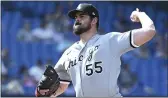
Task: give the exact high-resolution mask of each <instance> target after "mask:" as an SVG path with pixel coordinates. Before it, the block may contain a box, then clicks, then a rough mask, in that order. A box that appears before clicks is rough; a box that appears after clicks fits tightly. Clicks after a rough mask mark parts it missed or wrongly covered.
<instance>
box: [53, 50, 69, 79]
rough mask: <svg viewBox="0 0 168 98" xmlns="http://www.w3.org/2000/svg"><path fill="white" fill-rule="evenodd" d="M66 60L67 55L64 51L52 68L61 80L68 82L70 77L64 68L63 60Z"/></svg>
mask: <svg viewBox="0 0 168 98" xmlns="http://www.w3.org/2000/svg"><path fill="white" fill-rule="evenodd" d="M66 60H67V55H66V53H65V52H64V53H63V55H62V56H61V58H60V59H59V61H58V62H57V64H56V65H55V67H54V69H55V70H56V72H57V73H58V75H59V77H60V81H61V82H70V81H71V78H70V75H69V73H68V72H67V70H66V69H65V62H66Z"/></svg>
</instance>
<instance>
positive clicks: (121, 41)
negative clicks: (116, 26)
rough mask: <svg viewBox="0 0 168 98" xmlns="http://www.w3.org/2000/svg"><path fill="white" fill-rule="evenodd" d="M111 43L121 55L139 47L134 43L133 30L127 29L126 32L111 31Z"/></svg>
mask: <svg viewBox="0 0 168 98" xmlns="http://www.w3.org/2000/svg"><path fill="white" fill-rule="evenodd" d="M110 43H111V47H112V48H113V47H116V48H117V51H118V52H119V53H120V54H121V55H122V54H124V53H126V52H128V51H130V50H133V49H135V48H137V47H139V46H137V45H135V44H134V41H133V34H132V31H127V32H125V33H119V32H111V33H110Z"/></svg>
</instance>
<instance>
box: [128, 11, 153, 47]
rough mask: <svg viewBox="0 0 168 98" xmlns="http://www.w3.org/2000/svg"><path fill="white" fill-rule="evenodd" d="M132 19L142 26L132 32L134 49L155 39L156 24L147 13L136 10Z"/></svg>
mask: <svg viewBox="0 0 168 98" xmlns="http://www.w3.org/2000/svg"><path fill="white" fill-rule="evenodd" d="M130 18H131V20H132V21H133V22H140V23H141V25H142V28H139V29H134V30H132V31H131V33H132V38H131V39H132V40H131V44H132V45H133V46H134V47H139V46H141V45H143V44H144V43H146V42H148V41H149V40H151V39H152V38H153V37H154V35H155V33H156V30H155V26H154V23H153V21H152V20H151V19H150V18H149V16H148V15H147V14H146V13H145V12H140V11H139V9H136V11H133V12H132V14H131V16H130Z"/></svg>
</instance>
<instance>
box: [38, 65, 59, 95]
mask: <svg viewBox="0 0 168 98" xmlns="http://www.w3.org/2000/svg"><path fill="white" fill-rule="evenodd" d="M59 84H60V79H59V76H58V74H57V72H56V71H55V70H54V68H53V67H52V66H50V65H48V66H47V67H46V70H45V72H44V74H43V76H42V78H41V79H40V81H39V83H38V85H37V88H36V91H35V95H36V97H49V96H51V95H52V94H53V93H55V92H56V90H57V89H58V87H59Z"/></svg>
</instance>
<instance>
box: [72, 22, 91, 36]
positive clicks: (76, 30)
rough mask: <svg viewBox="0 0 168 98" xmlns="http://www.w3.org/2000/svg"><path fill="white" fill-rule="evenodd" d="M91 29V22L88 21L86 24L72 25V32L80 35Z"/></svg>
mask: <svg viewBox="0 0 168 98" xmlns="http://www.w3.org/2000/svg"><path fill="white" fill-rule="evenodd" d="M90 29H91V23H90V22H89V23H88V24H87V25H83V24H81V25H77V26H73V33H74V34H75V35H81V34H82V33H84V32H87V31H88V30H90Z"/></svg>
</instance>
